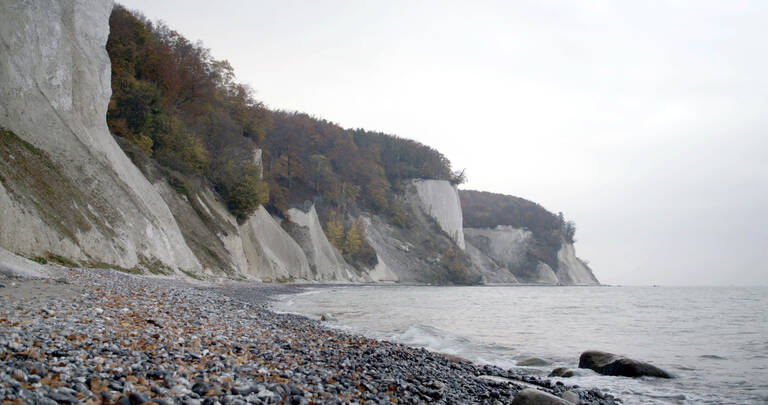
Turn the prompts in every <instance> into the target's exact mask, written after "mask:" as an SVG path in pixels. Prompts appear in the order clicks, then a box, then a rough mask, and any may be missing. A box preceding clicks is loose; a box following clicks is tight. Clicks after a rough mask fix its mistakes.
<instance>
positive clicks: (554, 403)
mask: <svg viewBox="0 0 768 405" xmlns="http://www.w3.org/2000/svg"><path fill="white" fill-rule="evenodd" d="M512 405H571V403H570V402H568V401H566V400H564V399H562V398H558V397H556V396H554V395H552V394H548V393H546V392H544V391H539V390H537V389H533V388H526V389H524V390H522V391H520V392H518V393H517V395H515V399H513V400H512Z"/></svg>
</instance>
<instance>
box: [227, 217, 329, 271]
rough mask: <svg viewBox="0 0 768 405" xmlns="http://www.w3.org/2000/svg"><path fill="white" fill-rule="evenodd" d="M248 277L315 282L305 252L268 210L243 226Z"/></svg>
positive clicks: (251, 218)
mask: <svg viewBox="0 0 768 405" xmlns="http://www.w3.org/2000/svg"><path fill="white" fill-rule="evenodd" d="M240 237H241V238H242V241H243V249H244V250H245V256H246V258H247V259H248V263H249V266H248V268H249V270H248V274H251V275H254V276H256V277H259V278H261V279H262V280H264V281H281V280H282V281H289V280H290V281H312V280H314V276H313V274H312V270H311V269H310V267H309V261H308V260H307V256H306V255H305V254H304V251H303V250H302V249H301V246H299V244H298V243H296V241H294V240H293V239H292V238H291V236H290V235H288V233H287V232H285V230H283V228H282V227H281V226H280V224H279V223H278V221H277V220H276V219H275V218H273V217H272V216H271V215H269V213H268V212H267V210H265V209H264V207H259V209H258V210H257V211H256V212H255V213H254V214H253V215H251V216H250V217H249V218H248V220H247V221H245V223H244V224H242V225H241V226H240Z"/></svg>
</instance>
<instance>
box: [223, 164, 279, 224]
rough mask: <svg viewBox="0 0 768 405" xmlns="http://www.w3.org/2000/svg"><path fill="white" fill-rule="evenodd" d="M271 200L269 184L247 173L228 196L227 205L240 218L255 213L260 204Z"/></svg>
mask: <svg viewBox="0 0 768 405" xmlns="http://www.w3.org/2000/svg"><path fill="white" fill-rule="evenodd" d="M267 201H269V186H268V185H267V183H265V182H263V181H261V180H259V179H258V178H256V177H253V176H249V175H246V176H244V177H243V178H242V179H241V180H240V182H239V183H238V184H237V185H236V186H235V188H234V189H232V191H230V192H229V195H228V196H227V205H228V206H229V210H230V211H232V213H233V214H235V216H237V217H238V219H241V220H243V219H245V218H247V217H248V216H249V215H251V214H253V212H254V211H256V209H257V208H259V205H262V204H265V203H266V202H267Z"/></svg>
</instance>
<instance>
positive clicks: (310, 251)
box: [288, 205, 365, 282]
mask: <svg viewBox="0 0 768 405" xmlns="http://www.w3.org/2000/svg"><path fill="white" fill-rule="evenodd" d="M288 216H289V218H290V222H291V223H292V225H293V226H291V225H289V228H290V229H291V232H290V234H291V235H292V236H293V238H294V239H295V240H296V241H297V242H298V243H299V245H301V247H302V248H303V250H304V253H305V254H306V255H307V260H308V261H309V265H310V268H311V269H312V273H313V278H314V279H315V280H318V281H340V282H344V281H363V280H365V278H364V277H361V276H359V275H358V274H356V272H355V270H354V269H353V268H352V267H351V266H350V265H348V264H347V262H345V261H344V258H343V257H341V254H340V253H339V252H338V251H337V250H336V248H335V247H333V245H331V242H329V241H328V238H327V237H326V236H325V233H324V232H323V227H322V225H320V219H318V217H317V211H316V210H315V206H314V205H312V207H311V208H310V209H309V210H308V211H306V212H305V211H303V210H300V209H298V208H291V209H289V210H288Z"/></svg>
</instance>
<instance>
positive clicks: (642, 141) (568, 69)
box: [122, 0, 768, 285]
mask: <svg viewBox="0 0 768 405" xmlns="http://www.w3.org/2000/svg"><path fill="white" fill-rule="evenodd" d="M122 4H124V5H126V6H127V7H129V8H134V9H138V10H141V11H142V12H143V13H144V14H145V15H146V16H147V17H149V18H151V19H153V20H154V19H162V20H164V21H166V22H167V23H168V25H169V26H170V27H171V28H174V29H176V30H178V31H179V32H181V33H182V34H184V35H185V36H187V37H188V38H190V39H193V40H198V39H199V40H202V41H203V43H204V44H205V45H206V46H207V47H209V48H211V50H212V53H213V55H214V56H215V57H216V58H219V59H228V60H229V61H230V62H231V63H232V65H233V66H234V68H235V70H236V73H237V75H238V78H239V79H240V80H241V81H243V82H246V83H249V84H251V85H252V86H253V87H254V88H255V89H256V90H257V95H258V98H259V99H261V100H263V101H264V102H265V103H267V104H268V105H269V106H270V107H274V108H283V109H295V110H299V111H304V112H308V113H311V114H314V115H317V116H320V117H323V118H326V119H329V120H331V121H334V122H338V123H339V124H341V125H342V126H344V127H363V128H366V129H370V130H378V131H384V132H388V133H393V134H397V135H400V136H404V137H408V138H413V139H416V140H419V141H421V142H423V143H425V144H428V145H431V146H433V147H435V148H437V149H438V150H440V151H441V152H443V153H444V154H445V155H446V156H447V157H448V158H449V159H451V161H452V162H453V164H454V167H456V168H467V173H468V176H469V182H468V184H466V185H465V186H464V187H465V188H471V189H479V190H487V191H493V192H500V193H505V194H512V195H517V196H520V197H524V198H528V199H531V200H533V201H536V202H539V203H541V204H542V205H544V206H545V207H546V208H548V209H550V210H552V211H555V212H557V211H563V212H564V213H565V215H566V217H567V218H569V219H572V220H574V221H576V223H577V227H578V232H577V239H578V240H579V243H578V244H577V251H578V254H579V256H581V257H583V258H586V259H588V260H589V261H590V264H591V266H592V267H593V268H594V270H595V273H596V275H597V276H598V278H599V279H600V280H601V281H603V282H605V283H619V284H652V283H656V284H762V285H766V284H768V266H766V263H767V262H768V229H767V228H768V220H766V216H765V210H766V207H768V41H767V40H766V39H767V38H768V24H766V22H768V2H766V1H752V2H750V1H730V0H729V1H700V0H696V1H693V0H691V1H629V0H628V1H621V2H619V1H583V0H573V1H541V0H536V1H498V2H493V1H464V2H451V1H442V0H441V1H414V0H408V1H391V0H387V1H353V0H350V1H284V0H281V1H271V2H266V1H220V2H212V1H209V0H206V1H200V0H194V1H191V0H185V1H158V0H125V1H123V2H122Z"/></svg>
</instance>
